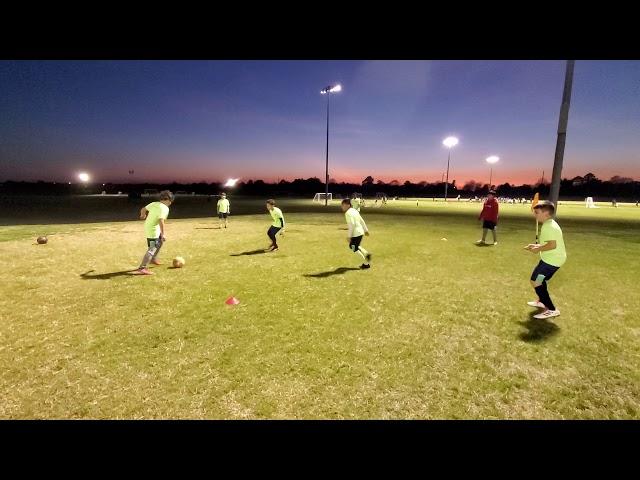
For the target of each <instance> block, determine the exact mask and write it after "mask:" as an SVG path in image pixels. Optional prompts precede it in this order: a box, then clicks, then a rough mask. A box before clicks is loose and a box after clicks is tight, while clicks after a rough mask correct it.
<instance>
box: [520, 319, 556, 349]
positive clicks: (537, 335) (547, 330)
mask: <svg viewBox="0 0 640 480" xmlns="http://www.w3.org/2000/svg"><path fill="white" fill-rule="evenodd" d="M537 313H538V312H531V313H530V314H529V320H527V321H526V322H518V323H519V324H520V325H522V326H523V327H525V328H526V329H527V331H526V332H521V333H520V334H519V335H518V336H519V337H520V340H522V341H523V342H528V343H535V342H542V341H544V340H547V339H549V338H551V337H553V336H554V335H557V334H558V332H559V331H560V327H559V326H558V325H556V324H555V323H552V322H549V321H547V320H546V319H542V320H541V319H538V318H533V316H534V315H536V314H537Z"/></svg>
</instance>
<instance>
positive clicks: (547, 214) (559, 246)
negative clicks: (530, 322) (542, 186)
mask: <svg viewBox="0 0 640 480" xmlns="http://www.w3.org/2000/svg"><path fill="white" fill-rule="evenodd" d="M555 210H556V208H555V205H554V204H553V203H552V202H550V201H548V200H543V201H542V202H538V204H537V205H536V206H534V207H533V214H534V215H535V217H536V220H537V221H538V222H539V223H540V224H542V227H541V228H540V237H539V242H540V243H530V244H529V245H527V246H526V247H524V248H525V249H526V250H529V251H530V252H532V253H540V262H539V263H538V265H537V266H536V268H535V269H534V270H533V273H532V274H531V286H533V289H534V290H535V291H536V293H537V294H538V300H537V301H532V302H527V305H529V306H531V307H538V308H542V309H543V311H542V312H541V313H539V314H537V315H534V316H533V318H538V319H545V318H551V317H557V316H558V315H560V310H558V309H556V307H555V305H554V304H553V302H552V301H551V297H550V296H549V292H548V290H547V280H550V279H551V277H552V276H553V275H554V273H556V272H557V271H558V269H559V268H560V267H561V266H562V265H564V262H565V261H566V260H567V251H566V250H565V247H564V238H563V236H562V230H561V229H560V225H558V224H557V223H556V221H555V220H554V219H553V214H554V212H555Z"/></svg>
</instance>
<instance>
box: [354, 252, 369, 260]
mask: <svg viewBox="0 0 640 480" xmlns="http://www.w3.org/2000/svg"><path fill="white" fill-rule="evenodd" d="M356 253H357V254H358V255H360V256H361V257H362V260H364V263H368V262H367V259H366V258H365V254H364V253H362V252H361V251H360V249H358V250H356Z"/></svg>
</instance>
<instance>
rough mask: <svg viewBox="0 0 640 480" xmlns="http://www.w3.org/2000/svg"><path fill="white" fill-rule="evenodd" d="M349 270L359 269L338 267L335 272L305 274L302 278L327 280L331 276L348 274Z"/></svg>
mask: <svg viewBox="0 0 640 480" xmlns="http://www.w3.org/2000/svg"><path fill="white" fill-rule="evenodd" d="M349 270H360V269H359V268H354V267H338V268H336V269H335V270H329V271H328V272H320V273H305V274H304V275H302V276H303V277H309V278H327V277H331V276H333V275H342V274H343V273H345V272H348V271H349Z"/></svg>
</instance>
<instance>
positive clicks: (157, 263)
mask: <svg viewBox="0 0 640 480" xmlns="http://www.w3.org/2000/svg"><path fill="white" fill-rule="evenodd" d="M151 263H153V264H154V265H162V262H159V261H158V260H156V259H155V258H154V259H152V260H151Z"/></svg>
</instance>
